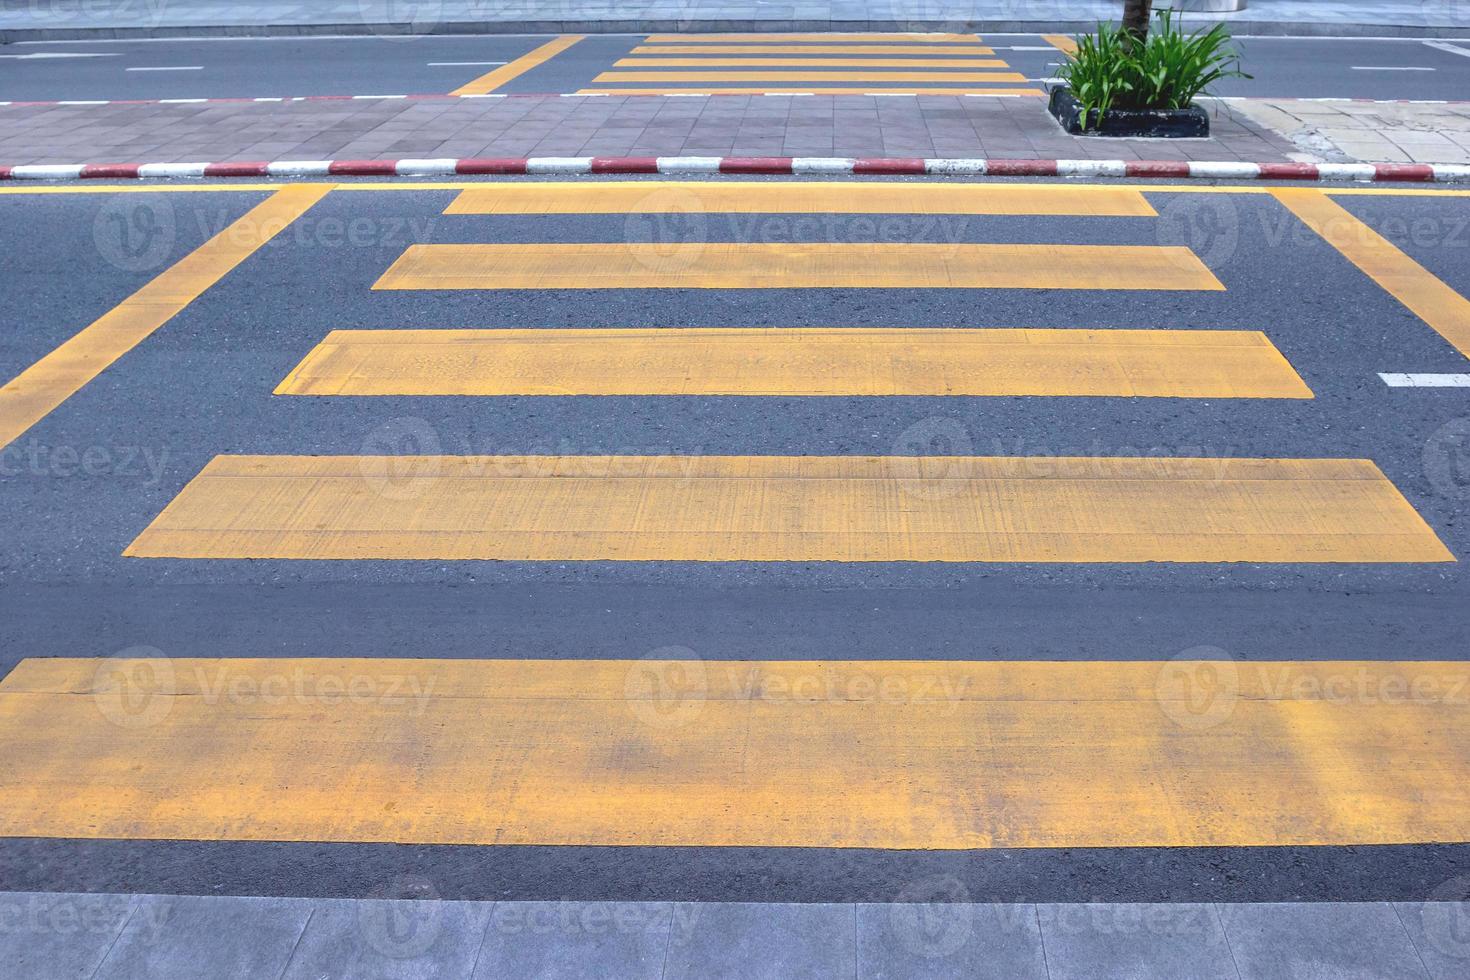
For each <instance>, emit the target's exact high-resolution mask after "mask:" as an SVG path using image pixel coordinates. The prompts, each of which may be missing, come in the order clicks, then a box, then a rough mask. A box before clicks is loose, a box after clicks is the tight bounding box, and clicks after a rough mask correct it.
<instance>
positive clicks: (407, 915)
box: [357, 874, 444, 960]
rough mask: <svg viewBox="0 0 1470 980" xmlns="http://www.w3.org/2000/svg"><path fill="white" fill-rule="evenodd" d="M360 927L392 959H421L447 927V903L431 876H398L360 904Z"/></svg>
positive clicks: (371, 941) (365, 937) (368, 938)
mask: <svg viewBox="0 0 1470 980" xmlns="http://www.w3.org/2000/svg"><path fill="white" fill-rule="evenodd" d="M357 929H358V932H359V933H360V934H361V935H362V937H363V939H364V940H366V941H367V944H368V945H369V946H371V947H372V948H373V949H374V950H376V951H377V952H378V953H379V954H381V955H382V956H384V957H386V958H388V959H391V960H413V959H418V958H419V957H421V956H423V955H424V954H425V953H427V952H428V951H429V950H430V949H432V948H433V946H434V943H435V942H436V941H437V940H438V939H439V934H440V933H441V932H442V931H443V929H444V903H443V902H442V901H441V900H440V899H439V891H438V889H436V888H435V887H434V883H433V882H432V881H430V880H429V879H428V878H425V877H424V876H423V875H417V874H405V875H398V876H396V877H394V878H393V879H392V880H390V881H388V882H387V883H386V884H384V885H382V886H380V887H379V888H376V889H374V890H373V892H372V894H371V895H370V896H369V897H368V898H367V899H365V900H364V901H361V902H358V903H357Z"/></svg>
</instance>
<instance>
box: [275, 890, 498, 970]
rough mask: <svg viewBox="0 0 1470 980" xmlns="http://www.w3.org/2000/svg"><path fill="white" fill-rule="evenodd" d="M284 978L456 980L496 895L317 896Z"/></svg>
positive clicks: (470, 963)
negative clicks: (455, 898) (466, 898)
mask: <svg viewBox="0 0 1470 980" xmlns="http://www.w3.org/2000/svg"><path fill="white" fill-rule="evenodd" d="M315 904H316V908H315V911H313V912H312V915H311V922H310V923H309V924H308V925H307V927H306V931H305V932H304V933H302V935H301V941H300V942H299V943H297V945H296V952H295V954H294V955H293V956H292V957H291V963H290V965H289V966H288V967H287V969H286V973H285V975H284V978H283V980H336V978H342V980H351V978H359V977H372V978H373V980H441V978H442V980H447V978H450V977H453V978H456V980H461V978H464V977H468V976H469V975H470V973H471V972H472V971H473V970H474V968H475V957H476V956H477V955H478V954H479V952H480V942H481V940H482V939H483V938H484V935H485V925H486V923H487V922H489V920H490V913H491V907H492V905H493V903H490V902H443V901H437V900H431V899H424V900H409V899H404V900H395V901H389V900H384V899H362V900H357V901H352V900H345V899H340V900H325V901H317V902H316V903H315Z"/></svg>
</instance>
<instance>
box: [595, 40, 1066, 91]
mask: <svg viewBox="0 0 1470 980" xmlns="http://www.w3.org/2000/svg"><path fill="white" fill-rule="evenodd" d="M1009 67H1010V66H1009V65H1008V64H1007V63H1006V62H1005V60H1004V59H1001V58H999V57H996V56H995V50H994V49H993V48H991V47H989V46H987V45H985V44H982V43H981V39H980V38H979V37H977V36H975V35H966V34H851V35H845V34H685V35H660V34H655V35H651V36H649V37H648V38H646V39H645V40H644V42H643V43H641V44H638V45H635V46H634V47H633V48H631V49H630V50H629V52H628V54H627V56H626V57H622V58H619V59H618V60H617V61H616V62H615V63H614V64H613V66H612V67H611V68H610V69H608V70H606V71H603V72H601V73H600V74H598V75H597V76H596V77H595V78H593V80H592V83H591V85H590V86H589V87H587V88H583V89H580V90H579V91H578V93H577V94H579V95H736V94H741V95H780V94H805V95H844V94H847V95H863V94H876V95H1020V96H1039V95H1043V94H1045V93H1043V92H1042V91H1041V90H1040V89H1038V88H1036V87H1035V86H1034V85H1029V84H1028V80H1027V78H1026V76H1025V75H1023V74H1021V73H1019V72H1014V71H1005V70H1004V69H1006V68H1009ZM978 69H985V70H978Z"/></svg>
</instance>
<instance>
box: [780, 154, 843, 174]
mask: <svg viewBox="0 0 1470 980" xmlns="http://www.w3.org/2000/svg"><path fill="white" fill-rule="evenodd" d="M856 164H857V161H856V160H853V159H852V158H850V157H793V158H792V160H791V172H792V173H794V174H850V173H852V168H853V167H854V166H855V165H856Z"/></svg>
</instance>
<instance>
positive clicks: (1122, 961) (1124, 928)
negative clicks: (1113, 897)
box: [1037, 903, 1236, 980]
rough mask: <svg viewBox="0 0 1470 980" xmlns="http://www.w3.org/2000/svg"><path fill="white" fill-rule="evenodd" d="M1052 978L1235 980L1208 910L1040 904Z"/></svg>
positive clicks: (1219, 932)
mask: <svg viewBox="0 0 1470 980" xmlns="http://www.w3.org/2000/svg"><path fill="white" fill-rule="evenodd" d="M1037 914H1038V917H1039V918H1040V920H1041V938H1042V941H1043V942H1044V944H1045V947H1046V963H1047V967H1048V969H1049V970H1050V971H1051V978H1052V980H1097V978H1099V977H1107V978H1109V980H1153V978H1158V980H1235V977H1236V973H1235V967H1234V965H1233V964H1232V962H1231V958H1230V947H1229V946H1228V944H1227V943H1226V942H1225V933H1224V930H1223V929H1222V928H1221V926H1220V919H1219V916H1218V915H1217V914H1216V913H1215V909H1214V907H1213V906H1210V905H1196V904H1183V903H1181V904H1170V905H1145V904H1112V905H1101V904H1096V905H1094V904H1073V905H1039V906H1037Z"/></svg>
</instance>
